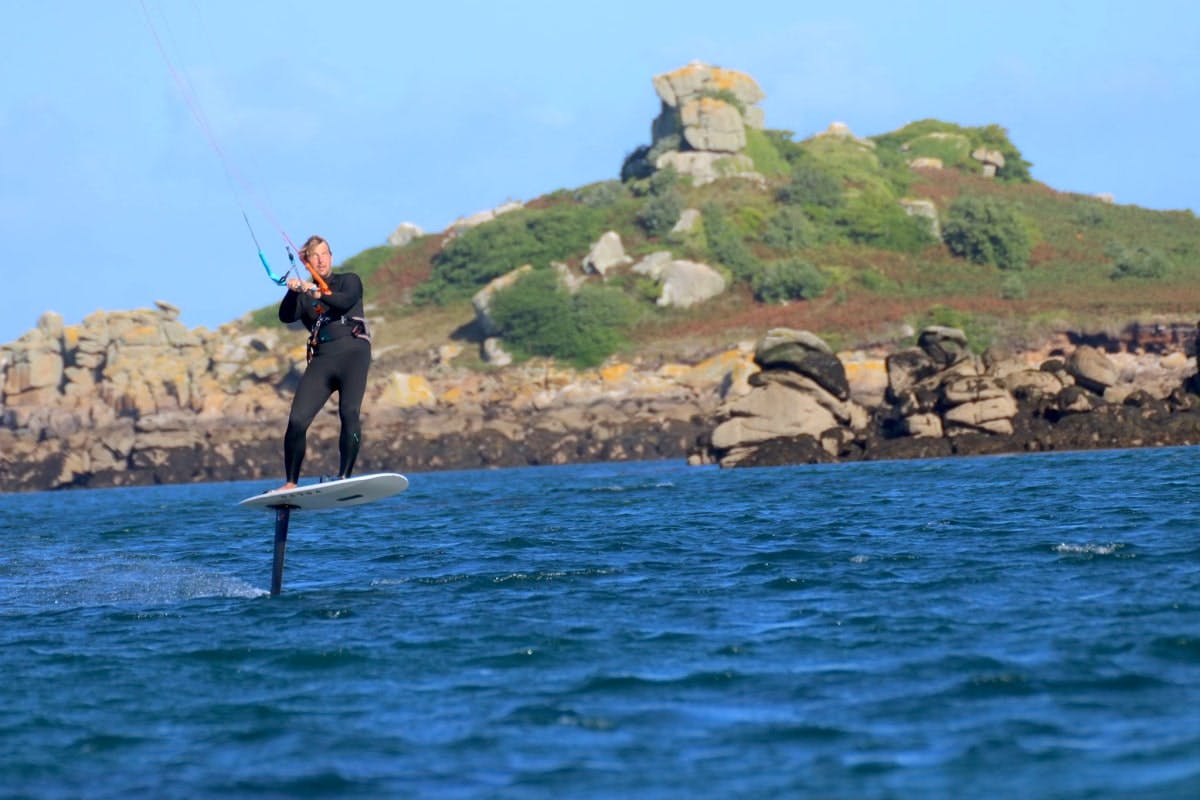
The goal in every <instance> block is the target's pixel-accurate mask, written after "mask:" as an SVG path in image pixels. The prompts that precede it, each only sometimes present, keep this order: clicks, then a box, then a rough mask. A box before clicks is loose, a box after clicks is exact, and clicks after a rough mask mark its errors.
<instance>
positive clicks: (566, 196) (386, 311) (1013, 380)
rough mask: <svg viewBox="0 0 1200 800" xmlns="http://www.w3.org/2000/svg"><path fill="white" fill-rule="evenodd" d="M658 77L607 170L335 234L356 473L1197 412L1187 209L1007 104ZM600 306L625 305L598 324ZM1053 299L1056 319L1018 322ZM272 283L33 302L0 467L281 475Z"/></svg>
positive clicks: (113, 481) (1171, 437)
mask: <svg viewBox="0 0 1200 800" xmlns="http://www.w3.org/2000/svg"><path fill="white" fill-rule="evenodd" d="M653 85H654V88H655V91H656V93H657V94H658V97H659V99H660V101H661V110H660V113H659V115H658V116H657V117H656V118H655V119H654V120H653V122H652V124H651V142H650V144H649V145H643V146H640V147H637V148H636V149H635V150H633V151H632V152H631V153H630V154H629V156H628V157H627V158H626V160H625V163H624V165H623V167H622V170H621V173H622V180H621V181H619V182H618V181H611V182H605V183H602V184H596V185H593V186H589V187H583V188H581V189H579V190H577V191H574V192H559V193H555V194H554V195H549V196H547V197H546V198H539V199H537V200H534V201H530V202H528V203H521V202H515V201H514V202H511V203H506V204H505V205H503V206H501V207H498V208H496V209H491V210H488V211H484V212H480V213H478V214H474V215H471V216H469V217H465V218H463V219H460V220H457V221H456V222H455V223H454V224H453V225H451V226H450V227H449V228H447V230H445V231H442V232H440V233H437V234H433V235H426V234H425V233H424V232H422V231H421V230H420V229H418V228H416V227H415V226H413V225H410V224H407V223H405V224H402V225H401V226H400V227H398V228H397V229H396V231H395V232H394V233H393V234H392V236H391V238H390V239H388V243H387V244H386V245H385V246H383V247H382V248H378V249H377V251H374V252H372V253H371V254H370V255H371V258H370V263H369V264H366V265H365V266H364V264H363V263H357V264H355V263H352V264H349V265H348V266H351V267H353V268H355V269H356V270H357V271H359V272H360V273H364V274H365V273H370V274H366V275H365V277H366V280H367V283H368V287H369V289H368V291H369V296H368V300H369V309H368V313H369V314H374V315H375V316H376V317H377V325H376V329H377V333H378V334H379V337H378V338H379V339H380V346H378V347H377V349H376V354H375V364H374V366H373V368H372V377H371V383H370V386H369V388H368V394H367V398H366V401H365V403H364V408H363V416H364V432H365V437H364V448H363V451H362V456H361V458H360V460H359V465H358V471H359V472H360V473H361V472H369V471H377V470H398V471H405V472H420V471H423V470H438V469H465V468H480V467H497V466H516V465H531V464H564V463H571V462H578V461H604V460H625V459H663V458H668V459H687V460H688V461H689V462H690V463H693V464H697V465H703V464H719V465H721V466H722V467H746V466H768V465H779V464H795V463H818V462H835V461H853V460H869V459H892V458H928V457H943V456H951V455H962V454H995V453H1008V452H1036V451H1052V450H1066V449H1084V448H1111V447H1140V446H1160V445H1190V444H1196V443H1200V410H1198V406H1197V403H1198V402H1200V399H1198V398H1197V391H1200V389H1198V381H1197V378H1196V371H1197V370H1196V358H1195V327H1194V325H1193V323H1192V322H1191V320H1192V319H1193V318H1194V317H1192V316H1190V308H1191V302H1192V298H1190V297H1189V296H1188V291H1190V290H1187V289H1181V288H1180V287H1185V286H1189V285H1192V284H1194V283H1195V281H1191V282H1190V283H1189V279H1190V277H1192V276H1191V275H1190V271H1193V270H1194V269H1195V268H1196V267H1197V266H1198V265H1197V263H1196V262H1197V258H1198V256H1197V248H1196V246H1195V244H1196V241H1197V236H1198V235H1200V226H1198V225H1197V224H1196V220H1195V216H1194V215H1192V214H1190V213H1184V214H1180V213H1177V212H1147V211H1145V210H1142V209H1133V208H1123V207H1118V206H1115V205H1114V204H1113V203H1112V202H1110V201H1109V200H1107V199H1098V198H1082V197H1079V196H1070V195H1062V194H1059V193H1054V192H1053V191H1052V190H1049V189H1048V188H1046V187H1042V186H1040V185H1038V184H1036V183H1034V182H1032V181H1031V179H1030V178H1029V175H1028V166H1029V165H1028V163H1027V162H1025V161H1024V160H1023V159H1022V157H1021V155H1020V153H1019V151H1016V150H1015V148H1014V147H1012V145H1011V143H1009V142H1008V141H1007V139H1006V138H1005V137H1004V136H1003V134H1002V131H1001V132H999V133H998V131H1000V129H997V128H995V127H994V126H992V127H989V128H984V129H966V128H959V127H958V126H953V125H950V124H948V123H936V124H935V123H934V122H933V121H925V122H923V123H914V125H912V126H908V127H907V128H906V129H904V130H902V131H900V132H896V133H893V134H886V135H884V136H880V137H872V138H869V139H863V138H859V137H857V136H855V135H854V134H853V133H852V132H850V131H849V129H848V128H846V127H845V126H844V125H840V124H836V123H835V124H833V125H830V126H829V127H828V128H826V129H824V130H823V131H821V132H820V133H818V134H815V135H814V136H812V137H810V138H809V139H807V140H804V141H803V142H800V143H796V142H794V141H793V140H792V138H791V134H790V132H787V131H770V130H769V129H767V128H766V127H765V120H764V116H763V114H762V111H761V109H760V108H759V106H758V104H759V103H760V101H761V100H762V99H763V97H764V96H765V95H764V93H763V91H762V89H761V88H760V87H759V86H758V84H757V83H756V82H755V81H754V80H753V79H752V78H750V77H749V76H748V75H745V74H744V73H740V72H737V71H734V70H726V69H722V68H718V67H713V66H710V65H707V64H701V63H693V64H689V65H687V66H685V67H683V68H681V69H679V70H675V71H673V72H670V73H666V74H664V75H660V76H657V77H655V78H654V80H653ZM998 198H999V199H998ZM1014 198H1015V199H1014ZM1031 231H1033V233H1030V232H1031ZM1155 237H1158V238H1155ZM1160 240H1161V241H1162V242H1163V244H1161V246H1160V245H1156V244H1155V242H1158V241H1160ZM551 245H553V247H552V246H551ZM554 248H557V249H554ZM489 259H490V260H489ZM351 261H352V262H353V261H355V259H351ZM1068 269H1070V270H1076V271H1081V270H1086V269H1092V270H1093V273H1092V274H1094V275H1102V276H1103V280H1102V281H1093V282H1092V283H1091V284H1084V285H1087V286H1089V287H1091V288H1090V289H1089V291H1092V292H1093V294H1094V296H1088V295H1087V293H1086V292H1084V291H1081V290H1080V289H1079V288H1072V289H1071V290H1070V291H1069V292H1067V293H1063V294H1062V295H1061V296H1054V295H1053V294H1052V291H1051V288H1046V287H1053V286H1054V285H1055V283H1054V282H1053V280H1052V272H1053V271H1054V270H1068ZM964 275H965V276H966V278H963V276H964ZM530 276H534V277H536V276H543V277H544V276H552V277H551V278H550V279H549V280H548V281H546V280H543V281H542V283H541V284H537V285H538V286H540V287H541V288H540V289H539V291H542V292H543V293H549V295H552V296H553V298H552V299H553V300H554V302H555V303H556V304H557V305H553V306H551V305H550V304H549V301H548V300H545V298H541V296H536V297H535V299H536V302H535V304H534V305H533V306H532V308H533V309H534V310H537V309H538V308H540V307H541V306H539V305H538V303H542V304H543V305H545V307H546V308H553V309H558V310H557V311H555V312H554V313H557V314H559V315H560V316H561V315H562V314H579V319H578V320H577V321H575V328H574V330H575V331H576V333H578V334H579V336H580V338H581V340H582V345H580V344H579V343H576V349H575V350H572V351H567V350H563V351H559V350H556V349H555V348H556V347H558V344H556V343H555V342H544V341H539V340H537V339H536V338H528V335H527V338H525V339H522V338H521V336H520V335H519V331H518V330H517V329H516V328H515V327H514V326H513V324H512V323H511V321H509V320H507V319H506V318H505V317H504V314H503V311H504V308H505V303H504V302H503V298H504V296H505V293H509V295H508V297H509V299H510V300H511V298H512V297H513V296H514V295H513V294H512V293H514V292H517V291H518V290H520V291H524V292H525V296H526V298H528V297H529V296H531V295H530V292H531V291H532V290H531V289H530V287H532V286H535V281H534V280H532V279H531V277H530ZM964 280H966V282H968V283H970V284H971V285H972V286H973V287H974V288H973V289H972V290H971V291H963V290H962V289H961V287H960V284H961V283H962V282H963V281H964ZM1039 281H1040V282H1041V283H1039ZM1171 281H1174V283H1171ZM1110 284H1111V285H1110ZM1131 286H1133V287H1140V288H1143V289H1145V290H1146V292H1145V294H1146V298H1147V299H1146V300H1145V301H1139V302H1138V303H1136V304H1133V303H1130V302H1129V301H1128V298H1129V296H1130V295H1131V292H1130V290H1129V287H1131ZM547 287H549V288H547ZM1039 287H1041V288H1039ZM1031 294H1033V295H1037V304H1034V303H1033V302H1032V301H1031V300H1030V295H1031ZM1134 294H1136V293H1134ZM549 295H547V297H548V296H549ZM537 298H541V299H537ZM596 298H602V299H603V302H601V303H600V304H599V305H596V302H597V300H596ZM1156 298H1159V299H1156ZM543 300H545V302H543ZM588 303H592V304H593V305H590V306H589V305H588ZM1022 303H1026V304H1028V305H1027V306H1022V305H1021V304H1022ZM1054 303H1058V304H1060V305H1058V306H1053V305H1052V304H1054ZM510 305H511V304H510ZM618 306H619V307H620V308H621V309H624V310H623V311H622V312H621V314H615V312H614V316H613V319H618V318H619V319H620V320H621V322H620V324H619V325H618V326H617V327H615V328H612V327H610V328H603V327H597V328H588V327H586V325H585V322H587V321H588V320H594V319H595V318H596V313H595V309H596V308H603V309H612V308H617V307H618ZM1047 307H1052V308H1055V309H1057V310H1056V312H1055V313H1056V314H1057V318H1059V319H1060V320H1061V321H1058V322H1052V323H1042V324H1040V326H1039V327H1038V328H1037V330H1036V331H1033V332H1030V330H1029V329H1028V328H1022V326H1020V325H1016V324H1014V323H1013V322H1012V320H1014V319H1016V318H1018V317H1020V315H1021V313H1022V310H1023V309H1025V310H1028V311H1029V312H1030V313H1031V314H1032V313H1033V312H1037V313H1043V310H1044V309H1045V308H1047ZM585 308H589V309H592V311H591V312H588V313H584V312H582V311H580V309H585ZM564 309H565V310H564ZM630 309H632V311H630ZM1097 309H1103V310H1104V312H1105V314H1106V316H1105V317H1104V319H1103V320H1099V321H1096V322H1095V324H1093V325H1089V324H1087V323H1086V322H1081V321H1085V320H1094V319H1095V316H1096V312H1097ZM269 312H270V309H268V310H266V317H264V316H263V314H253V315H247V316H246V317H245V318H243V319H241V320H237V321H235V322H230V323H228V324H226V325H223V326H221V327H220V328H219V329H217V330H215V331H209V330H206V329H204V328H195V329H189V328H188V327H186V326H185V325H184V324H182V322H180V319H179V317H180V309H179V308H177V307H175V306H174V305H172V304H171V303H168V302H165V301H164V302H159V303H158V304H157V305H156V307H155V308H151V309H137V310H130V311H112V312H104V311H98V312H96V313H94V314H92V315H90V316H89V317H87V318H86V319H84V320H82V321H81V322H79V323H78V324H69V323H68V322H67V321H65V320H63V319H62V318H61V317H60V316H59V315H57V314H55V313H53V312H47V313H45V314H44V315H43V316H42V317H41V319H40V320H39V322H38V324H37V327H36V328H35V329H34V330H32V331H30V332H28V333H27V334H25V335H24V336H22V337H21V338H20V339H18V340H17V341H15V342H11V343H9V344H6V345H3V346H0V491H4V492H18V491H33V490H46V489H62V488H70V487H92V488H97V487H109V486H127V485H145V484H154V483H180V482H199V481H226V480H245V479H255V478H265V477H277V476H278V475H279V474H280V470H281V452H280V451H281V437H282V432H283V426H284V422H285V420H286V416H287V409H288V405H289V403H290V399H291V393H292V390H293V389H294V387H295V385H296V382H297V380H298V377H299V375H300V372H301V370H302V369H303V363H304V337H303V335H301V334H299V333H298V332H296V331H291V330H288V329H286V328H284V327H283V326H280V325H278V324H275V325H269V324H267V322H268V321H269V316H270V315H269ZM455 315H459V316H458V317H455ZM448 318H449V319H453V320H454V321H453V323H452V324H449V325H448V326H446V327H445V330H444V335H443V333H439V331H441V330H442V329H440V328H438V327H437V325H435V324H434V323H433V322H432V320H435V319H436V320H445V319H448ZM572 319H574V318H572ZM959 320H962V321H964V324H962V325H956V324H952V323H954V322H956V321H959ZM997 320H999V321H1000V322H999V323H997V322H996V321H997ZM1005 320H1007V322H1006V323H1005V322H1004V321H1005ZM1115 320H1120V322H1119V324H1118V323H1117V322H1115ZM984 322H988V323H995V324H991V326H990V327H988V325H984V324H983V323H984ZM439 324H440V323H439ZM612 324H613V325H617V323H612ZM622 326H623V327H622ZM1006 326H1007V327H1006ZM978 329H983V330H984V331H985V333H984V336H985V338H986V339H987V341H980V340H979V339H978V338H976V337H977V336H978ZM1006 329H1007V330H1014V329H1015V330H1019V331H1020V332H1021V333H1020V335H1012V336H1002V335H999V334H998V333H997V331H1000V330H1006ZM417 331H424V332H428V331H434V333H432V334H429V335H418V334H417ZM559 344H561V343H559ZM601 345H603V346H605V347H607V348H608V349H607V351H604V352H601V351H599V350H598V348H599V347H600V346H601ZM597 353H599V355H597ZM589 362H591V363H589ZM336 435H337V424H336V414H335V413H334V412H333V411H331V410H328V411H327V412H325V413H324V414H323V415H322V416H321V417H319V418H318V420H317V422H316V423H315V424H314V426H313V428H312V430H311V432H310V441H311V446H310V448H309V452H310V460H309V464H308V465H307V466H308V470H309V474H310V475H316V474H320V473H332V472H333V471H334V469H335V464H334V462H333V459H336V442H335V437H336Z"/></svg>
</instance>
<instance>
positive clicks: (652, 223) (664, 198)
mask: <svg viewBox="0 0 1200 800" xmlns="http://www.w3.org/2000/svg"><path fill="white" fill-rule="evenodd" d="M681 213H683V196H682V195H680V194H679V192H677V191H670V192H667V193H665V194H661V195H653V196H651V197H650V199H649V200H647V201H646V202H645V203H644V204H643V205H642V207H641V208H640V209H638V212H637V222H638V225H640V226H641V227H642V230H644V231H645V232H646V234H647V235H649V236H666V235H667V234H668V233H670V232H671V228H673V227H675V223H676V222H678V221H679V215H680V214H681Z"/></svg>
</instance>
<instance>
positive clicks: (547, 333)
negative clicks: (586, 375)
mask: <svg viewBox="0 0 1200 800" xmlns="http://www.w3.org/2000/svg"><path fill="white" fill-rule="evenodd" d="M490 311H491V315H492V319H494V320H495V321H496V324H497V326H498V327H499V328H500V331H501V334H502V336H503V338H504V344H505V346H506V347H508V348H509V349H510V350H511V351H512V354H513V355H514V356H516V357H517V358H521V359H527V358H530V357H532V356H547V357H550V358H557V359H561V360H563V361H567V362H570V363H571V364H573V365H575V366H577V367H593V366H597V365H598V364H600V363H602V362H603V361H604V359H606V358H607V357H608V356H610V355H612V354H613V353H614V352H615V351H616V350H617V349H618V348H619V347H621V346H622V344H624V341H625V338H624V331H625V329H626V328H627V327H628V326H629V324H630V323H631V322H632V321H633V318H634V316H635V313H636V312H635V308H634V305H633V302H632V301H631V300H629V299H628V298H627V297H626V296H625V295H624V294H622V293H621V292H620V291H618V290H616V289H610V288H606V287H603V286H585V287H583V288H582V289H581V290H580V291H579V293H578V294H575V295H571V294H568V293H567V292H566V290H564V289H563V288H562V286H560V285H559V281H558V275H557V274H556V273H555V272H554V270H551V269H535V270H534V271H532V272H529V273H526V274H525V275H523V276H522V277H521V278H520V279H519V280H518V281H517V282H516V283H514V284H513V285H512V286H510V287H509V288H507V289H502V290H500V291H498V292H496V294H495V295H494V296H493V297H492V301H491V306H490Z"/></svg>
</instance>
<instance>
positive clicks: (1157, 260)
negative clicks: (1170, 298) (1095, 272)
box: [1105, 244, 1171, 281]
mask: <svg viewBox="0 0 1200 800" xmlns="http://www.w3.org/2000/svg"><path fill="white" fill-rule="evenodd" d="M1105 255H1107V256H1108V257H1109V258H1111V259H1112V260H1113V271H1112V273H1110V274H1109V278H1111V279H1112V280H1114V281H1116V280H1121V279H1122V278H1161V277H1163V276H1164V275H1166V274H1167V270H1168V269H1169V268H1170V266H1171V262H1170V261H1168V260H1167V257H1166V256H1165V255H1163V253H1162V252H1161V251H1160V250H1155V249H1154V248H1152V247H1141V246H1139V247H1127V246H1126V245H1123V244H1112V245H1109V246H1108V248H1107V250H1106V251H1105Z"/></svg>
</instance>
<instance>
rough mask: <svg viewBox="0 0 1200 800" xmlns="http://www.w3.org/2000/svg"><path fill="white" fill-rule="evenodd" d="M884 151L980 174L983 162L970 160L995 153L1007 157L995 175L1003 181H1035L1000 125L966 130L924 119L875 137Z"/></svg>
mask: <svg viewBox="0 0 1200 800" xmlns="http://www.w3.org/2000/svg"><path fill="white" fill-rule="evenodd" d="M872 141H874V142H875V144H876V145H878V146H879V149H880V151H881V152H887V153H892V154H899V155H902V156H903V161H904V163H907V162H908V161H909V160H911V159H913V158H919V157H922V156H924V157H927V158H940V159H941V160H942V163H943V166H944V167H945V168H946V169H956V170H960V171H963V172H970V173H978V172H979V169H980V163H979V162H978V161H976V160H974V159H973V158H972V157H971V153H973V152H974V151H975V150H977V149H979V148H981V147H982V148H984V149H986V150H994V151H996V152H998V153H1000V155H1002V156H1004V166H1003V167H1001V168H1000V169H999V170H998V171H997V172H996V177H997V178H999V179H1000V180H1001V181H1007V182H1023V183H1027V182H1029V181H1030V180H1032V179H1033V178H1032V176H1031V174H1030V172H1029V169H1030V167H1032V166H1033V165H1032V164H1030V163H1029V162H1028V161H1026V160H1025V158H1024V157H1023V156H1022V155H1021V151H1020V150H1018V149H1017V147H1016V145H1014V144H1013V143H1012V141H1011V140H1010V139H1009V138H1008V132H1007V131H1006V130H1004V128H1001V127H1000V126H999V125H986V126H984V127H980V128H964V127H962V126H961V125H955V124H954V123H951V122H942V121H941V120H936V119H923V120H920V121H918V122H911V123H909V124H908V125H905V126H904V127H903V128H901V129H900V130H897V131H893V132H891V133H886V134H883V135H882V136H875V137H872Z"/></svg>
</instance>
